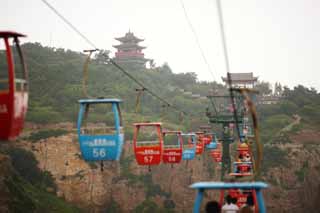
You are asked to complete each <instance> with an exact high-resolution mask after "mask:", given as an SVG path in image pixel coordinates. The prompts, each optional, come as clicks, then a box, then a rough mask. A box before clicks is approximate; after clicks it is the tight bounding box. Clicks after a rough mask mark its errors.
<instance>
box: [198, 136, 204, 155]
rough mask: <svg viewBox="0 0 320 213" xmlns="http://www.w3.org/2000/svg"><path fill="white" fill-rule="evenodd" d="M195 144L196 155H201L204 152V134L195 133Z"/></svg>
mask: <svg viewBox="0 0 320 213" xmlns="http://www.w3.org/2000/svg"><path fill="white" fill-rule="evenodd" d="M196 135H197V144H196V155H201V154H202V153H203V151H204V133H203V132H196Z"/></svg>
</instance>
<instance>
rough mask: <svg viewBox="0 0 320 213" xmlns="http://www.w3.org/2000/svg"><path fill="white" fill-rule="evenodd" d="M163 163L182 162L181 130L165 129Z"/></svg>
mask: <svg viewBox="0 0 320 213" xmlns="http://www.w3.org/2000/svg"><path fill="white" fill-rule="evenodd" d="M162 134H163V155H162V160H163V163H170V164H174V163H180V162H181V159H182V137H181V131H163V132H162Z"/></svg>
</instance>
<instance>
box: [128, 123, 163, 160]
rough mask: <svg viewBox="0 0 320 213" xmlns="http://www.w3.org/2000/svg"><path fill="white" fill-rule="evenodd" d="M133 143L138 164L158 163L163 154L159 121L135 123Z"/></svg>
mask: <svg viewBox="0 0 320 213" xmlns="http://www.w3.org/2000/svg"><path fill="white" fill-rule="evenodd" d="M133 125H134V126H135V131H134V136H133V145H134V153H135V157H136V160H137V163H138V164H139V165H158V164H160V162H161V158H162V154H163V139H162V130H161V125H162V124H161V123H135V124H133Z"/></svg>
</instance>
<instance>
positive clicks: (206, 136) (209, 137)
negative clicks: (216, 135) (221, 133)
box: [203, 133, 212, 146]
mask: <svg viewBox="0 0 320 213" xmlns="http://www.w3.org/2000/svg"><path fill="white" fill-rule="evenodd" d="M211 141H212V135H211V134H209V133H204V135H203V143H204V145H205V146H207V145H209V144H210V142H211Z"/></svg>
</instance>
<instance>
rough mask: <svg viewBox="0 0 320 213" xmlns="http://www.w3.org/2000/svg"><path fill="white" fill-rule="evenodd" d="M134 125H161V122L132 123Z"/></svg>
mask: <svg viewBox="0 0 320 213" xmlns="http://www.w3.org/2000/svg"><path fill="white" fill-rule="evenodd" d="M133 125H134V126H161V125H162V123H161V122H150V123H149V122H146V123H134V124H133Z"/></svg>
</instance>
